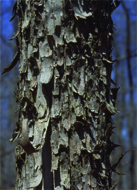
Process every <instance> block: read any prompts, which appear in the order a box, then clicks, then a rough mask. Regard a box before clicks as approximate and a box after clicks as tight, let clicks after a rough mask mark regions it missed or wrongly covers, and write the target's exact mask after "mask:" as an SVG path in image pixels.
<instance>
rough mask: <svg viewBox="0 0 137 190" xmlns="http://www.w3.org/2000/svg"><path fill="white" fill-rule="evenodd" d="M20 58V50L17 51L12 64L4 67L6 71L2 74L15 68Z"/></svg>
mask: <svg viewBox="0 0 137 190" xmlns="http://www.w3.org/2000/svg"><path fill="white" fill-rule="evenodd" d="M18 60H19V51H17V52H16V54H15V56H14V58H13V60H12V61H11V62H10V64H9V65H8V66H7V67H6V68H4V71H3V72H2V74H4V73H6V72H8V71H10V70H11V69H13V67H15V65H16V64H17V62H18Z"/></svg>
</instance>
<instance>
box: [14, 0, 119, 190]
mask: <svg viewBox="0 0 137 190" xmlns="http://www.w3.org/2000/svg"><path fill="white" fill-rule="evenodd" d="M118 4H119V2H117V1H116V2H115V1H110V0H109V1H107V0H106V1H91V0H89V1H82V0H81V1H80V0H77V1H73V0H46V1H44V0H41V1H38V0H37V1H36V0H35V1H30V0H17V4H16V5H15V9H16V14H18V16H19V30H18V33H17V35H16V38H18V39H17V44H18V52H19V60H20V63H19V72H20V76H19V78H18V90H17V92H16V98H17V102H18V105H19V110H18V113H19V120H18V122H17V126H16V128H15V130H14V132H13V137H12V139H11V141H15V140H16V139H17V138H19V140H18V145H17V146H16V165H17V167H16V170H17V175H16V189H23V190H24V189H32V190H34V189H54V190H65V189H71V190H73V189H78V190H88V189H90V190H91V189H92V190H93V189H94V190H97V189H102V190H110V189H114V187H115V185H114V186H112V184H111V174H112V171H113V170H115V167H114V166H113V167H112V166H111V164H110V160H109V156H110V153H111V151H112V150H113V149H114V148H115V147H116V145H115V144H114V143H113V142H111V140H110V136H111V134H112V129H113V121H112V119H111V115H113V114H115V113H117V109H116V108H115V107H114V105H115V92H116V91H117V89H116V88H113V90H111V87H110V86H111V70H112V64H113V61H112V55H111V52H112V40H113V37H112V33H113V31H112V27H113V22H112V19H111V13H112V11H113V10H114V9H115V8H116V7H117V6H118ZM17 36H18V37H17Z"/></svg>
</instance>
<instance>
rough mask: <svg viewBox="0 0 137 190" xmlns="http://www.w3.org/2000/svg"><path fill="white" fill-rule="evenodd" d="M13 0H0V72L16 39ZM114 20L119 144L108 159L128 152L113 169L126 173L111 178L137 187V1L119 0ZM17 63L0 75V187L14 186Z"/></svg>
mask: <svg viewBox="0 0 137 190" xmlns="http://www.w3.org/2000/svg"><path fill="white" fill-rule="evenodd" d="M14 3H15V1H14V0H2V1H0V66H1V67H0V73H1V72H2V71H3V69H4V67H6V66H7V65H8V64H9V63H10V61H11V60H12V59H13V57H14V54H15V53H16V41H15V40H12V41H9V40H7V39H9V38H11V37H13V34H14V32H16V31H17V30H18V25H17V23H18V20H17V18H15V19H14V20H13V21H12V22H9V20H10V18H11V16H12V7H13V5H14ZM112 18H113V22H114V28H116V30H115V29H114V42H113V60H114V59H116V60H117V61H116V62H115V63H114V66H113V67H114V69H113V71H112V79H113V80H114V82H115V83H117V84H118V85H119V86H120V90H119V91H118V96H117V104H116V107H117V108H118V109H119V111H120V112H119V114H118V115H116V116H114V117H113V120H114V123H115V127H116V128H115V129H114V132H115V134H114V135H112V139H113V141H114V142H115V143H116V144H119V145H121V146H120V147H118V148H116V150H115V151H113V153H112V156H111V161H112V163H115V162H116V161H117V160H118V158H119V156H120V155H121V154H122V153H124V152H125V151H127V150H129V149H132V150H131V151H130V152H128V153H127V154H126V155H125V156H124V158H123V159H122V161H121V162H120V164H119V165H118V168H117V171H118V172H119V173H122V174H126V175H117V174H113V182H116V181H117V180H118V187H117V189H118V190H137V180H136V179H137V118H136V116H137V99H136V98H137V1H136V0H132V1H130V0H128V1H125V0H124V1H121V4H120V6H119V7H118V8H117V9H116V10H115V11H114V13H113V14H112ZM18 75H19V73H18V65H17V66H15V68H14V69H13V70H12V71H10V72H9V73H6V74H4V75H2V76H1V75H0V106H1V107H0V189H1V190H2V189H4V188H7V189H11V188H14V184H15V157H14V148H15V144H16V143H11V142H10V141H9V139H10V138H11V136H12V131H13V129H14V127H15V125H16V121H17V104H16V99H15V94H14V92H16V87H17V76H18Z"/></svg>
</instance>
